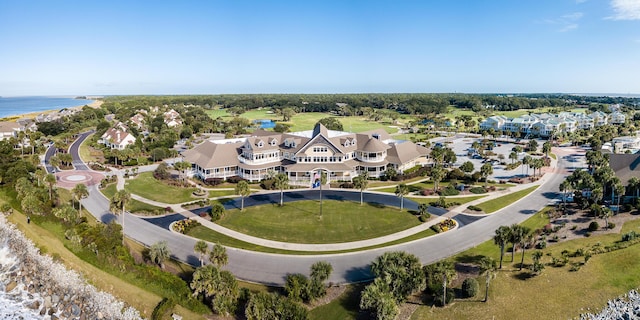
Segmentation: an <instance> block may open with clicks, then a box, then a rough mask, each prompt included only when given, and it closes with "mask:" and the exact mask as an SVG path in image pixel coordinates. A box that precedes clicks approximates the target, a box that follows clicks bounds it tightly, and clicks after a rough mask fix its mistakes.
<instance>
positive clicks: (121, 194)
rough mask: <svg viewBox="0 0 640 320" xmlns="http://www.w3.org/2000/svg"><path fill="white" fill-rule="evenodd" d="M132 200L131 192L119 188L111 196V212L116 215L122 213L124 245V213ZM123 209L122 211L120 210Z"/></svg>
mask: <svg viewBox="0 0 640 320" xmlns="http://www.w3.org/2000/svg"><path fill="white" fill-rule="evenodd" d="M129 201H131V194H130V193H129V192H127V191H126V190H119V191H118V192H116V194H114V195H113V198H111V206H110V209H111V212H112V213H113V214H115V215H122V245H124V234H125V232H124V215H125V211H124V210H125V207H126V206H127V204H128V203H129ZM120 210H121V211H120Z"/></svg>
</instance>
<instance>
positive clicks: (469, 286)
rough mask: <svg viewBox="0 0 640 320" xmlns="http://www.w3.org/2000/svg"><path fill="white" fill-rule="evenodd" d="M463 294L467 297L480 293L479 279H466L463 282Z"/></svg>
mask: <svg viewBox="0 0 640 320" xmlns="http://www.w3.org/2000/svg"><path fill="white" fill-rule="evenodd" d="M462 294H463V295H464V297H465V298H473V297H475V296H476V294H478V280H476V279H474V278H467V279H464V281H463V282H462Z"/></svg>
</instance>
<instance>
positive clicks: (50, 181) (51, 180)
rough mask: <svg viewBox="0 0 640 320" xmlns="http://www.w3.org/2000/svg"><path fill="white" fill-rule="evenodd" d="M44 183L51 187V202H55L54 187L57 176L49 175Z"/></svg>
mask: <svg viewBox="0 0 640 320" xmlns="http://www.w3.org/2000/svg"><path fill="white" fill-rule="evenodd" d="M44 182H46V183H47V185H49V200H53V186H54V185H55V184H56V176H54V175H53V174H48V175H46V176H45V177H44Z"/></svg>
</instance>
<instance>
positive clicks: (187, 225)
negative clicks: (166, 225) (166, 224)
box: [173, 219, 200, 234]
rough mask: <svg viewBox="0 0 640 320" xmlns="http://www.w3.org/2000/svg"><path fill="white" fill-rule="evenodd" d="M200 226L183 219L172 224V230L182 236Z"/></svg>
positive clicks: (198, 223) (196, 222)
mask: <svg viewBox="0 0 640 320" xmlns="http://www.w3.org/2000/svg"><path fill="white" fill-rule="evenodd" d="M199 225H200V222H198V221H196V220H191V219H184V220H180V221H177V222H176V223H174V224H173V230H174V231H177V232H180V233H182V234H187V233H189V231H191V229H193V228H195V227H197V226H199Z"/></svg>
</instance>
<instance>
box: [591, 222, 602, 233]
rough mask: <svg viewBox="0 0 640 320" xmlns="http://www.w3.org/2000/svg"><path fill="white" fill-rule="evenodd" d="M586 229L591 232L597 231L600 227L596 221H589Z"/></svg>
mask: <svg viewBox="0 0 640 320" xmlns="http://www.w3.org/2000/svg"><path fill="white" fill-rule="evenodd" d="M588 229H589V231H591V232H593V231H597V230H598V229H600V225H599V224H598V221H591V223H589V228H588Z"/></svg>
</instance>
